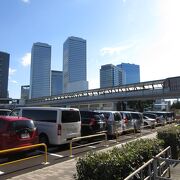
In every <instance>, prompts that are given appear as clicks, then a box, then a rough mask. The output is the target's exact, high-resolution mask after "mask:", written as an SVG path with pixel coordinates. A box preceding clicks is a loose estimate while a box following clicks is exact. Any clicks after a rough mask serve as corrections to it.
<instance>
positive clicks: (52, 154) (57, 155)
mask: <svg viewBox="0 0 180 180" xmlns="http://www.w3.org/2000/svg"><path fill="white" fill-rule="evenodd" d="M38 152H39V153H44V151H38ZM47 154H48V155H51V156H56V157H60V158H62V157H64V156H63V155H60V154H55V153H47Z"/></svg>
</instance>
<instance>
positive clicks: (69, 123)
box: [61, 109, 81, 141]
mask: <svg viewBox="0 0 180 180" xmlns="http://www.w3.org/2000/svg"><path fill="white" fill-rule="evenodd" d="M80 135H81V119H80V113H79V111H77V110H73V109H72V110H62V114H61V137H62V139H63V140H67V141H68V140H70V139H72V138H74V137H79V136H80Z"/></svg>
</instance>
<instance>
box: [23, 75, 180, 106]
mask: <svg viewBox="0 0 180 180" xmlns="http://www.w3.org/2000/svg"><path fill="white" fill-rule="evenodd" d="M179 97H180V76H177V77H171V78H166V79H161V80H154V81H147V82H140V83H134V84H128V85H121V86H114V87H108V88H98V89H91V90H85V91H78V92H72V93H66V94H60V95H57V96H48V97H41V98H34V99H30V100H27V101H26V103H25V104H26V105H27V106H43V105H50V106H66V105H77V104H86V103H96V102H97V103H98V102H108V101H111V102H118V101H132V100H153V99H173V98H179Z"/></svg>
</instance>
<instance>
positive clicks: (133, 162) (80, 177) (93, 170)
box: [75, 139, 162, 180]
mask: <svg viewBox="0 0 180 180" xmlns="http://www.w3.org/2000/svg"><path fill="white" fill-rule="evenodd" d="M161 150H162V141H160V140H158V139H140V140H136V141H133V142H130V143H127V144H125V145H123V146H122V147H121V148H113V149H112V150H109V151H106V152H90V153H87V154H86V155H85V156H84V157H82V158H79V159H78V160H77V163H76V169H77V174H76V175H75V179H77V180H110V179H111V180H121V179H124V178H125V177H127V176H128V175H129V174H131V173H132V172H134V170H135V169H137V168H139V167H140V166H141V165H143V163H144V162H146V161H148V160H149V159H151V158H152V157H153V156H155V155H156V154H158V153H159V152H160V151H161Z"/></svg>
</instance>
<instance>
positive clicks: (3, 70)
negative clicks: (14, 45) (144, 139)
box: [0, 52, 10, 98]
mask: <svg viewBox="0 0 180 180" xmlns="http://www.w3.org/2000/svg"><path fill="white" fill-rule="evenodd" d="M9 58H10V55H9V54H8V53H6V52H0V98H8V76H9Z"/></svg>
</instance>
